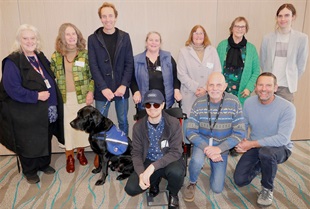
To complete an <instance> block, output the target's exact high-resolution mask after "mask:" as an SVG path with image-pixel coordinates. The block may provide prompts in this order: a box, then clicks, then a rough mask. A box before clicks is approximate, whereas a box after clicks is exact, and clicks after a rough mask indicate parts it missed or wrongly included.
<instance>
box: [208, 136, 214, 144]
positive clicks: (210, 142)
mask: <svg viewBox="0 0 310 209" xmlns="http://www.w3.org/2000/svg"><path fill="white" fill-rule="evenodd" d="M209 146H213V137H211V138H210V139H209Z"/></svg>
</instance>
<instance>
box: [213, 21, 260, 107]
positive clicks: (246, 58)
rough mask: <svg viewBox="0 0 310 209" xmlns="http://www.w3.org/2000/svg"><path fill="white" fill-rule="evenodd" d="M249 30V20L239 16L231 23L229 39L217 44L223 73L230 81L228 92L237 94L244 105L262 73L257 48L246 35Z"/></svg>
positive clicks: (228, 81)
mask: <svg viewBox="0 0 310 209" xmlns="http://www.w3.org/2000/svg"><path fill="white" fill-rule="evenodd" d="M248 31H249V24H248V21H247V20H246V19H245V18H244V17H237V18H236V19H234V21H233V22H232V23H231V26H230V28H229V32H230V36H229V37H228V39H225V40H223V41H221V42H220V43H219V45H218V46H217V52H218V55H219V57H220V61H221V65H222V69H223V74H224V76H225V79H226V82H227V83H228V86H227V88H226V92H228V93H232V94H234V95H235V96H237V97H238V99H239V100H240V102H241V104H242V105H243V103H244V101H245V100H246V98H248V97H249V96H250V94H251V92H252V91H253V90H254V85H255V81H256V79H257V77H258V75H259V73H260V69H259V58H258V54H257V51H256V48H255V46H254V45H253V44H251V43H249V42H248V41H247V40H246V38H245V37H244V35H245V34H246V33H247V32H248Z"/></svg>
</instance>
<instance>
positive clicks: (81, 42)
mask: <svg viewBox="0 0 310 209" xmlns="http://www.w3.org/2000/svg"><path fill="white" fill-rule="evenodd" d="M68 27H72V28H73V29H74V30H75V32H76V35H77V43H76V46H77V48H78V51H82V50H84V49H85V47H86V40H85V39H84V38H83V35H82V33H81V31H80V30H79V29H78V28H77V27H76V26H75V25H73V24H72V23H64V24H62V25H61V26H60V27H59V31H58V36H57V38H56V43H55V49H56V51H57V52H59V53H61V54H62V55H65V54H66V53H67V52H68V48H67V43H66V40H65V31H66V29H67V28H68Z"/></svg>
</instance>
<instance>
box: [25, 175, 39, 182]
mask: <svg viewBox="0 0 310 209" xmlns="http://www.w3.org/2000/svg"><path fill="white" fill-rule="evenodd" d="M26 179H27V182H28V183H29V184H36V183H38V182H40V178H39V176H38V175H37V174H35V175H33V176H26Z"/></svg>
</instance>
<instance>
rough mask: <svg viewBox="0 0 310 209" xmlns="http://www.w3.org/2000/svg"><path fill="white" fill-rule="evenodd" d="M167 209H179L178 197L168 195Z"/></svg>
mask: <svg viewBox="0 0 310 209" xmlns="http://www.w3.org/2000/svg"><path fill="white" fill-rule="evenodd" d="M168 208H169V209H179V197H178V195H176V196H174V195H171V194H169V203H168Z"/></svg>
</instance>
